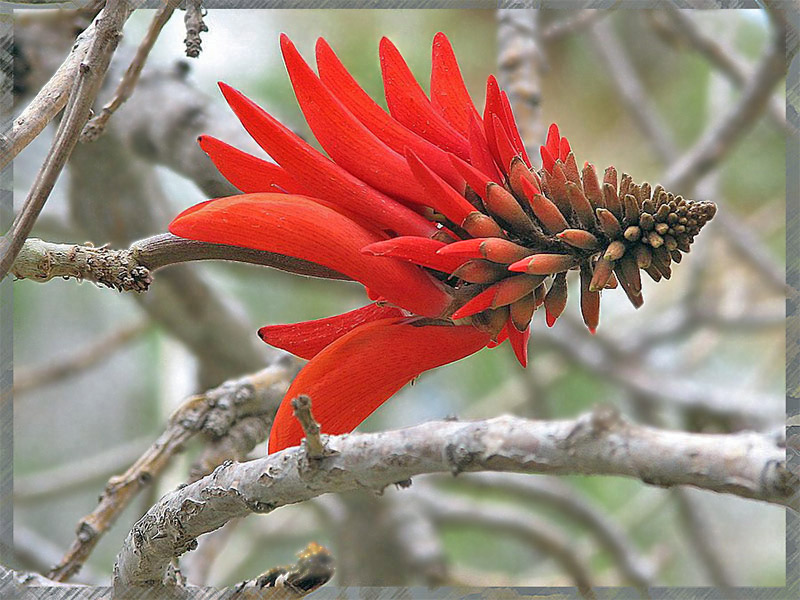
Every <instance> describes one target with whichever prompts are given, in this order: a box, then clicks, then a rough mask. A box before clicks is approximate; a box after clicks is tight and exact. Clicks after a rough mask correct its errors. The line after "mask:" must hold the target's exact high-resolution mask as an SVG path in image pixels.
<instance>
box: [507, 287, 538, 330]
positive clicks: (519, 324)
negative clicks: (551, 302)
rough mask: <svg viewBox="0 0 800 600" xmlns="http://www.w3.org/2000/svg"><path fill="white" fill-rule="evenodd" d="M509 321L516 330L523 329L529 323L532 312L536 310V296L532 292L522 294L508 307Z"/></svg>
mask: <svg viewBox="0 0 800 600" xmlns="http://www.w3.org/2000/svg"><path fill="white" fill-rule="evenodd" d="M509 308H510V309H511V323H512V325H514V327H515V328H516V330H517V331H525V330H526V329H527V328H528V325H530V322H531V318H533V312H534V311H535V310H536V298H535V297H534V295H533V293H530V294H528V295H527V296H523V297H522V298H520V299H519V300H517V301H516V302H514V304H512V305H511V306H510V307H509Z"/></svg>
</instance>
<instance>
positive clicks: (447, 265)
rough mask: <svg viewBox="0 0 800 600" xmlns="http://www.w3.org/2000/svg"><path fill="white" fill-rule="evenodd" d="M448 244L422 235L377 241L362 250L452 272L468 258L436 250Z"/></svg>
mask: <svg viewBox="0 0 800 600" xmlns="http://www.w3.org/2000/svg"><path fill="white" fill-rule="evenodd" d="M446 245H447V244H445V243H444V242H440V241H438V240H432V239H431V238H422V237H412V236H407V237H396V238H392V239H390V240H383V241H381V242H375V243H373V244H370V245H369V246H366V247H365V248H362V249H361V251H362V252H364V253H366V254H371V255H372V256H386V257H389V258H397V259H400V260H407V261H409V262H412V263H414V264H417V265H421V266H423V267H428V268H429V269H435V270H437V271H442V272H444V273H452V272H453V271H455V270H456V269H457V268H458V267H460V266H461V265H463V264H464V263H465V262H466V261H467V260H468V259H466V258H462V257H460V256H443V255H441V254H437V253H436V251H437V250H439V249H440V248H444V247H445V246H446Z"/></svg>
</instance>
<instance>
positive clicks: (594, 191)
mask: <svg viewBox="0 0 800 600" xmlns="http://www.w3.org/2000/svg"><path fill="white" fill-rule="evenodd" d="M581 179H582V180H583V193H584V194H585V195H586V197H587V198H588V199H589V202H591V203H592V207H593V208H598V207H605V203H604V202H603V190H602V189H601V188H600V184H599V183H598V182H597V171H595V169H594V165H593V164H591V163H586V164H585V165H584V166H583V173H582V178H581Z"/></svg>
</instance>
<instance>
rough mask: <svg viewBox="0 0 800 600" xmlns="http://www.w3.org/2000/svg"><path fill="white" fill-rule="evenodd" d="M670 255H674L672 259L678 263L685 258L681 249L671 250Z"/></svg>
mask: <svg viewBox="0 0 800 600" xmlns="http://www.w3.org/2000/svg"><path fill="white" fill-rule="evenodd" d="M670 256H672V260H673V261H675V262H676V263H679V262H681V261H682V260H683V254H681V251H680V250H673V251H672V252H670Z"/></svg>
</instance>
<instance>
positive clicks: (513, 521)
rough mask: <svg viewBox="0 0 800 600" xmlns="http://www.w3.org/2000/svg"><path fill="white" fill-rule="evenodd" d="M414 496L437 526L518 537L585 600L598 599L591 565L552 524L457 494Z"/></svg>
mask: <svg viewBox="0 0 800 600" xmlns="http://www.w3.org/2000/svg"><path fill="white" fill-rule="evenodd" d="M412 493H413V496H414V497H415V499H419V500H421V501H422V504H423V507H424V510H425V511H426V512H427V513H428V514H429V515H430V516H431V517H432V518H433V520H434V522H436V523H438V524H440V525H441V524H444V525H458V526H461V527H464V526H467V527H481V528H486V529H489V531H491V532H492V535H497V534H498V533H500V534H506V535H511V536H514V537H517V538H519V539H520V540H521V541H523V542H524V543H526V544H530V545H531V546H532V547H533V548H535V549H536V550H538V551H539V552H541V553H542V554H543V555H544V556H547V557H549V558H552V559H553V560H554V561H555V562H556V563H558V565H559V566H560V567H561V568H562V569H563V570H564V572H565V573H566V574H567V575H568V576H569V578H570V579H571V580H572V582H573V584H574V585H575V586H576V587H577V588H578V592H579V593H580V594H581V595H582V596H583V597H585V598H595V597H596V595H595V593H594V591H593V590H592V578H591V575H590V571H589V568H588V565H586V564H585V563H584V561H582V560H581V559H579V558H578V556H577V554H576V552H575V549H574V547H573V544H572V543H571V540H570V538H569V537H568V536H566V535H565V534H564V533H562V532H560V531H558V530H556V529H555V528H554V527H553V526H552V525H551V524H550V523H547V522H546V521H543V520H540V519H537V518H535V517H534V516H532V515H530V514H528V513H527V512H525V511H522V510H519V509H515V508H511V507H509V506H496V505H495V506H485V505H482V504H480V503H478V502H475V501H471V500H468V499H467V498H460V497H458V496H455V495H454V494H448V495H447V496H446V497H442V496H441V495H439V494H434V493H431V492H430V490H425V489H424V488H423V489H416V490H413V492H412Z"/></svg>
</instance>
